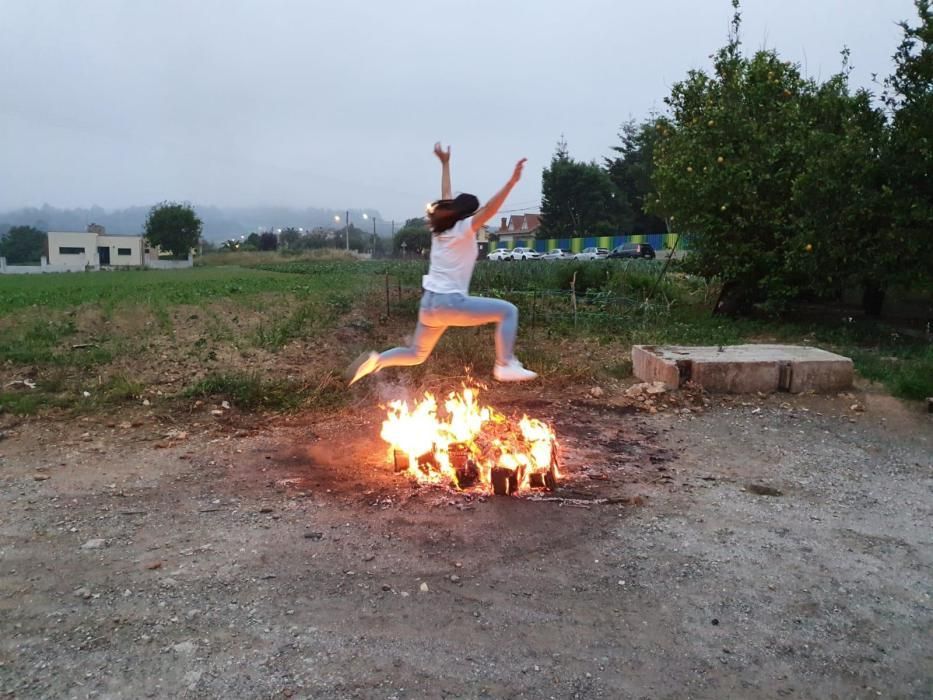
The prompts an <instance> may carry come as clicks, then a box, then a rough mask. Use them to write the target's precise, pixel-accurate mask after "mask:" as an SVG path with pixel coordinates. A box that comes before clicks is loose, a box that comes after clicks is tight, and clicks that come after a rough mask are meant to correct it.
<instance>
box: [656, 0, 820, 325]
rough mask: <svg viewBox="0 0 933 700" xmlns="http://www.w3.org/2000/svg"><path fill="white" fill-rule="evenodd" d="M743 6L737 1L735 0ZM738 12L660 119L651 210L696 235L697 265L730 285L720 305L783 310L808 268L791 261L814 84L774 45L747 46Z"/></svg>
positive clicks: (693, 243) (677, 89)
mask: <svg viewBox="0 0 933 700" xmlns="http://www.w3.org/2000/svg"><path fill="white" fill-rule="evenodd" d="M734 5H735V6H736V7H737V3H734ZM739 26H740V17H739V14H738V11H736V13H735V16H734V18H733V24H732V31H731V32H730V36H729V42H728V44H727V45H726V46H725V47H724V48H722V49H720V50H719V51H718V52H717V53H716V54H715V56H714V65H713V72H712V74H711V75H707V74H706V73H705V72H703V71H698V70H695V71H691V72H690V73H689V74H688V76H687V78H686V79H685V80H683V81H681V82H678V83H676V84H675V85H674V87H673V89H672V92H671V95H670V96H669V97H668V98H667V99H666V103H667V105H668V107H669V108H670V114H669V116H667V117H662V118H660V119H658V121H657V123H656V129H657V131H658V135H659V136H660V139H659V141H658V143H657V145H656V146H655V150H654V154H655V170H654V175H653V182H654V184H655V187H656V188H657V193H656V194H655V196H654V197H652V198H650V199H649V201H648V206H649V209H650V210H653V211H655V212H664V213H666V214H667V215H668V216H669V218H670V220H671V221H672V226H673V227H674V228H675V229H676V230H680V231H684V232H689V234H690V241H691V253H692V254H691V266H692V267H693V268H694V270H695V271H696V272H698V273H699V274H702V275H704V276H707V277H714V276H715V277H719V278H721V279H722V280H723V282H724V287H723V296H722V298H721V301H720V310H723V311H727V312H742V311H748V310H750V309H751V308H752V306H753V305H755V304H757V303H760V302H765V303H767V304H769V305H771V306H773V307H781V306H783V305H784V304H786V302H787V301H788V300H789V299H790V298H792V297H794V296H795V295H796V294H797V292H798V290H799V286H800V284H801V283H802V281H803V280H802V274H801V273H800V272H799V271H798V270H795V269H794V266H788V265H787V264H786V258H787V256H788V254H789V250H790V248H791V247H792V246H794V245H797V238H798V235H797V228H796V221H795V218H796V217H795V210H794V207H795V205H794V202H793V193H794V182H795V179H796V178H797V176H798V175H799V174H800V173H801V171H802V169H803V165H804V162H805V160H806V135H807V129H808V128H809V124H808V115H807V113H806V109H805V108H804V104H803V98H805V97H810V96H812V95H813V94H814V93H815V85H814V84H813V82H812V81H810V80H806V79H805V78H803V77H802V76H801V75H800V72H799V70H798V68H797V67H796V66H794V65H792V64H790V63H787V62H784V61H781V60H780V58H779V57H778V56H777V54H776V53H775V52H773V51H759V52H757V53H756V54H754V56H752V57H751V58H748V57H745V56H743V55H742V54H741V52H740V45H739V38H738V33H739Z"/></svg>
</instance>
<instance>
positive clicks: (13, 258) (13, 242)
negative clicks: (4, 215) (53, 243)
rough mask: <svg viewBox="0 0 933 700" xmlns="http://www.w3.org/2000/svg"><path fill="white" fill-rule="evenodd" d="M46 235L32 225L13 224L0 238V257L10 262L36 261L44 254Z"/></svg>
mask: <svg viewBox="0 0 933 700" xmlns="http://www.w3.org/2000/svg"><path fill="white" fill-rule="evenodd" d="M46 245H47V236H46V234H45V233H44V232H43V231H40V230H39V229H37V228H34V227H32V226H13V227H12V228H10V230H9V231H7V232H6V233H5V234H4V235H3V237H2V238H0V257H4V258H6V261H7V262H8V263H11V264H19V263H32V262H35V263H38V262H39V259H40V258H41V257H42V256H43V255H44V254H45V250H46Z"/></svg>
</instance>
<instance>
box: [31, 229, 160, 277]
mask: <svg viewBox="0 0 933 700" xmlns="http://www.w3.org/2000/svg"><path fill="white" fill-rule="evenodd" d="M48 241H49V265H51V266H57V265H66V266H68V267H71V268H77V267H85V266H88V265H90V266H91V267H98V266H99V265H100V259H99V257H98V248H103V247H105V246H106V247H107V248H109V249H110V264H109V266H108V267H142V265H143V239H142V237H141V236H110V235H100V234H97V233H84V232H74V231H49V234H48ZM63 249H65V252H63ZM68 249H71V250H80V251H81V252H68ZM121 251H122V252H121Z"/></svg>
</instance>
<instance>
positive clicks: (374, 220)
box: [372, 216, 376, 258]
mask: <svg viewBox="0 0 933 700" xmlns="http://www.w3.org/2000/svg"><path fill="white" fill-rule="evenodd" d="M372 254H373V257H374V258H375V257H376V217H375V216H374V217H373V253H372Z"/></svg>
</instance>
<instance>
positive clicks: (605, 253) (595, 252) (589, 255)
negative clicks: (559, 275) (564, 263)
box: [574, 248, 609, 260]
mask: <svg viewBox="0 0 933 700" xmlns="http://www.w3.org/2000/svg"><path fill="white" fill-rule="evenodd" d="M574 257H575V258H576V259H577V260H605V259H606V258H607V257H609V249H608V248H584V249H583V252H582V253H577V254H576V256H574Z"/></svg>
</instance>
